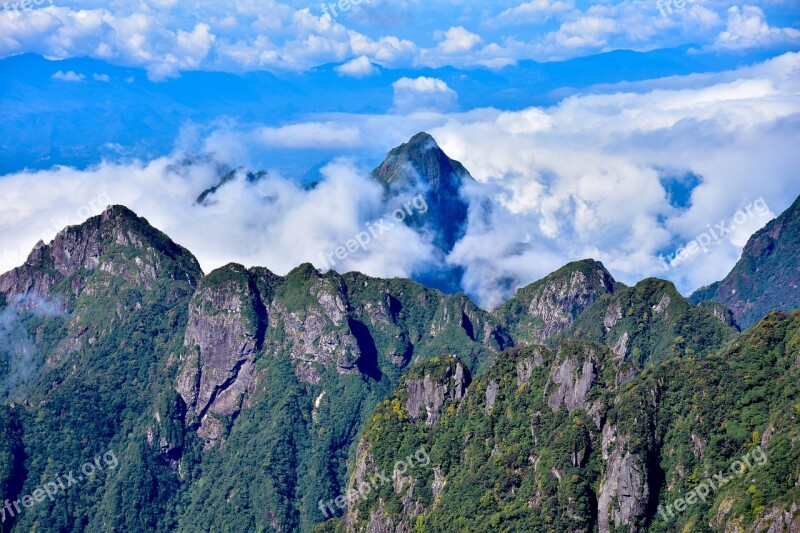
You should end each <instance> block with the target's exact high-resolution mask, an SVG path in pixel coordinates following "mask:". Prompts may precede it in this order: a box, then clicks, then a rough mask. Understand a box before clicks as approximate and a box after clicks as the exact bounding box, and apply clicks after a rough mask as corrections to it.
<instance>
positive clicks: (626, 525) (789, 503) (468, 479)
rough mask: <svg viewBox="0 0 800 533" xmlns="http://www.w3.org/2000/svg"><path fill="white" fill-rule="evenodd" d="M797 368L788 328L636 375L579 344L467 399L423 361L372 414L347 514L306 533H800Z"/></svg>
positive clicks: (438, 365)
mask: <svg viewBox="0 0 800 533" xmlns="http://www.w3.org/2000/svg"><path fill="white" fill-rule="evenodd" d="M799 352H800V312H796V313H794V314H793V315H788V314H784V313H777V314H772V315H770V316H768V317H766V318H765V319H764V320H763V321H762V322H761V323H759V324H758V325H757V326H756V327H755V328H753V329H752V330H751V331H749V332H748V333H747V334H746V335H744V336H742V337H740V338H739V339H737V341H736V342H735V343H733V344H732V345H730V346H728V347H725V348H723V349H721V350H719V351H718V352H717V353H715V354H712V355H710V356H708V357H699V358H698V357H686V358H672V359H670V360H668V361H665V362H663V363H661V364H658V365H655V366H650V367H649V368H647V369H645V370H641V369H640V368H638V367H637V365H636V364H635V361H632V360H630V359H626V358H620V357H619V356H618V355H616V354H614V353H613V352H612V351H611V350H609V349H608V347H606V346H601V345H598V344H596V343H593V342H587V341H567V342H564V343H561V344H559V345H558V346H557V347H556V348H554V349H549V348H546V347H544V346H527V347H524V348H520V349H515V350H510V351H506V352H503V353H501V354H499V355H498V356H497V358H495V360H494V361H493V363H492V364H491V366H490V367H489V368H488V369H487V370H486V371H485V372H483V373H481V374H480V375H478V376H476V377H474V378H473V379H472V380H471V382H469V383H466V382H464V381H463V380H462V381H459V380H458V376H459V372H458V371H459V369H460V368H462V367H463V363H461V362H460V361H459V360H458V359H457V358H455V357H448V358H442V359H437V360H430V361H428V362H427V363H425V364H423V365H421V366H419V367H417V368H415V369H414V370H413V371H412V372H409V373H408V374H407V375H406V376H405V377H404V378H403V380H402V382H401V385H400V387H398V388H397V390H396V391H395V393H394V394H393V395H392V397H391V398H389V399H387V400H385V401H384V402H382V403H381V404H379V405H378V407H377V409H376V411H375V415H374V416H373V419H372V420H371V421H370V423H369V424H368V426H367V430H366V431H365V433H364V435H363V436H362V437H361V440H360V442H359V446H358V450H357V451H356V453H355V464H354V465H353V466H352V468H351V475H350V483H349V489H348V492H347V498H348V500H349V501H350V502H351V503H350V505H349V506H348V507H347V511H346V514H345V515H344V516H343V517H341V518H337V519H334V520H331V521H328V522H326V523H325V524H323V525H321V526H319V527H318V528H317V531H318V532H332V531H336V532H339V531H347V532H356V531H438V532H451V531H452V532H461V531H487V532H488V531H587V532H588V531H599V532H601V533H606V532H611V531H630V532H634V531H741V532H744V531H753V532H762V531H763V532H766V531H774V532H792V531H799V530H800V447H798V446H797V445H795V443H796V442H797V441H798V440H800V426H798V424H797V418H798V417H800V392H799V389H798V387H797V384H798V382H800V356H799V355H798V353H799ZM421 383H425V388H424V390H425V391H432V393H430V394H427V395H420V394H419V392H418V391H420V384H421ZM420 405H422V406H424V407H425V409H424V410H422V411H421V410H420V408H419V406H420ZM420 412H425V413H427V416H424V415H423V416H420V415H419V413H420ZM409 457H413V458H419V459H416V460H409V459H407V458H409ZM404 458H406V459H404ZM381 476H383V477H385V478H387V479H388V480H389V481H388V482H386V483H375V482H374V481H373V480H375V479H380V477H381ZM720 479H722V480H723V481H721V482H720V481H719V480H720Z"/></svg>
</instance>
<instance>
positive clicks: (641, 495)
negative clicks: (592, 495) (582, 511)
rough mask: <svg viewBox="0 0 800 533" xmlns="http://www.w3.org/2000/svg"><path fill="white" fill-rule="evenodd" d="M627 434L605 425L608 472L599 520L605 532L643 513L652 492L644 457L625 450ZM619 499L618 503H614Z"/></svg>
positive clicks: (599, 509) (600, 496) (600, 498)
mask: <svg viewBox="0 0 800 533" xmlns="http://www.w3.org/2000/svg"><path fill="white" fill-rule="evenodd" d="M625 448H626V447H625V438H624V437H621V436H618V435H617V434H616V428H615V427H614V426H612V425H607V426H606V427H605V428H603V440H602V452H603V460H604V461H605V462H606V472H605V475H604V476H603V479H602V481H601V482H600V494H599V497H598V502H597V505H598V524H599V527H600V532H601V533H606V532H608V531H612V530H613V529H612V527H613V528H620V527H622V526H627V525H629V524H630V523H631V522H632V521H633V519H634V518H637V517H640V516H643V515H644V513H645V509H646V507H647V500H648V498H649V496H650V489H649V487H648V485H647V480H646V475H647V474H646V470H645V468H644V464H643V462H642V460H641V459H640V458H639V457H637V456H636V455H634V454H631V453H630V452H627V451H625ZM614 502H616V505H612V504H613V503H614Z"/></svg>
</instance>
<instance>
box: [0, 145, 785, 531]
mask: <svg viewBox="0 0 800 533" xmlns="http://www.w3.org/2000/svg"><path fill="white" fill-rule="evenodd" d="M412 151H413V149H412ZM403 157H404V156H402V153H401V154H399V156H398V158H397V161H398V164H399V165H401V166H402V165H403V164H404V163H400V162H399V161H400V160H401V159H402V158H403ZM436 160H437V161H438V160H439V159H438V158H436ZM445 167H447V165H446V164H445ZM453 168H456V167H453ZM388 169H389V167H387V172H386V173H385V174H383V176H387V177H388V176H395V177H394V178H387V180H386V183H387V184H388V186H389V187H390V188H391V186H392V183H402V182H403V181H404V180H410V175H409V174H404V173H402V172H400V171H399V170H398V172H393V171H388ZM445 173H446V172H445ZM440 177H441V174H440ZM462 177H463V176H462ZM406 183H411V182H410V181H406ZM431 201H435V199H434V198H432V199H431ZM792 212H793V211H791V210H790V212H788V214H785V215H784V216H782V218H780V219H779V222H778V223H776V224H773V225H771V226H768V228H770V227H771V228H772V230H770V231H771V233H770V232H768V234H769V235H771V236H772V237H771V238H774V239H775V241H774V247H773V248H774V249H775V250H787V252H786V253H785V254H783V257H793V256H792V255H791V254H790V253H788V250H790V248H791V243H790V242H789V243H787V241H785V239H789V238H791V236H792V235H793V234H792V233H791V232H789V231H779V230H776V229H775V228H788V227H790V226H791V224H792V223H793V222H792V221H793V215H792ZM423 231H424V228H423ZM759 235H762V237H761V238H763V235H765V234H762V233H761V232H760V233H759V234H757V236H756V237H754V239H756V240H758V238H759ZM765 264H769V263H765ZM780 264H781V265H782V266H785V263H780ZM790 266H791V267H792V268H794V269H795V270H789V272H792V271H796V268H797V264H796V263H795V264H791V265H790ZM762 271H763V267H762V268H761V269H759V272H762ZM765 279H769V278H765ZM765 294H766V296H767V297H769V295H770V293H769V292H765ZM748 301H750V302H751V303H752V304H753V306H755V305H759V306H761V305H766V306H768V305H770V304H769V303H762V302H759V301H758V300H757V298H755V293H753V295H752V296H751V297H750V300H748ZM732 324H733V323H732V321H731V320H730V313H729V312H728V310H727V308H725V307H724V306H723V305H722V304H719V303H714V304H712V303H704V304H703V305H694V304H692V303H691V302H690V301H688V300H686V299H685V298H683V297H682V296H681V295H680V294H679V293H678V292H677V291H676V290H675V287H674V286H673V285H672V284H671V283H669V282H666V281H663V280H657V279H648V280H643V281H642V282H640V283H638V284H636V285H635V286H632V287H628V286H626V285H624V284H622V283H619V282H617V281H616V280H614V278H613V276H612V275H611V273H610V272H608V270H607V269H606V268H605V267H604V266H603V265H602V264H601V263H599V262H597V261H593V260H585V261H578V262H575V263H571V264H569V265H566V266H565V267H563V268H562V269H560V270H558V271H557V272H554V273H553V274H551V275H550V276H547V277H546V278H544V279H543V280H541V281H539V282H536V283H533V284H531V285H530V286H528V287H525V288H522V289H520V290H519V291H518V293H517V295H516V296H515V297H514V298H512V299H511V300H510V301H509V302H507V303H506V304H504V305H503V306H501V307H500V308H498V309H497V310H496V311H495V312H493V313H489V312H487V311H484V310H482V309H480V308H479V307H478V306H477V305H475V304H474V303H473V302H472V301H471V300H470V299H469V298H468V297H466V296H465V295H463V294H458V295H448V294H444V293H442V292H440V291H437V290H434V289H430V288H426V287H425V286H423V285H421V284H418V283H415V282H413V281H408V280H399V279H395V280H382V279H376V278H370V277H367V276H363V275H361V274H358V273H350V274H338V273H336V272H328V273H326V274H322V273H320V272H319V271H317V270H316V269H314V268H313V267H312V266H311V265H301V266H300V267H298V268H297V269H295V270H294V271H292V272H290V273H289V274H288V275H286V276H278V275H275V274H274V273H272V272H270V271H268V270H267V269H264V268H249V269H247V268H245V267H243V266H241V265H236V264H231V265H227V266H225V267H223V268H220V269H218V270H215V271H214V272H211V273H208V274H204V273H203V272H202V271H201V269H200V267H199V265H198V263H197V261H196V259H195V258H194V257H193V256H192V254H191V253H190V252H189V251H188V250H186V249H184V248H182V247H180V246H179V245H177V244H175V243H174V242H172V241H171V240H170V239H169V238H168V237H167V236H166V235H164V234H163V233H161V232H160V231H158V230H157V229H155V228H153V227H152V226H150V224H148V223H147V221H146V220H144V219H142V218H140V217H138V216H137V215H136V214H135V213H133V212H131V211H130V210H128V209H127V208H125V207H122V206H114V207H110V208H109V209H107V210H106V211H105V212H104V213H103V214H102V215H100V216H98V217H94V218H92V219H90V220H88V221H87V222H85V223H84V224H82V225H80V226H75V227H70V228H67V229H65V230H63V231H62V232H60V233H59V234H58V235H57V236H56V238H55V239H54V241H53V242H51V243H49V244H44V243H39V244H38V245H37V246H36V247H35V249H34V250H33V252H32V253H31V255H30V256H29V258H28V260H27V261H26V262H25V264H24V265H22V266H20V267H19V268H16V269H14V270H12V271H10V272H8V273H6V274H3V275H2V276H0V356H1V357H0V377H1V378H2V388H0V391H1V392H2V397H3V401H2V408H0V433H2V434H3V435H4V438H3V440H2V443H1V444H0V491H2V493H1V494H0V497H2V498H3V501H4V500H5V499H6V498H7V499H9V500H10V501H11V502H12V507H11V509H12V511H14V507H13V502H14V501H22V500H23V499H24V498H25V496H26V495H28V494H34V493H35V491H36V490H37V488H39V487H40V486H41V485H42V484H43V483H45V482H47V480H53V479H58V476H60V475H62V474H63V473H67V472H71V471H77V470H78V469H79V468H80V466H81V465H82V464H84V463H86V462H87V461H88V462H91V461H92V460H93V458H95V457H97V456H99V454H103V453H105V452H107V451H109V450H113V451H114V452H115V453H116V456H117V458H118V460H119V467H118V468H117V469H116V470H109V469H107V470H106V471H103V472H98V473H95V474H94V475H93V476H91V477H89V478H87V479H86V480H84V481H83V483H82V484H80V485H79V486H77V487H72V488H71V489H72V490H66V491H63V492H59V494H58V495H57V497H56V498H55V499H54V500H53V501H52V502H51V501H50V500H49V499H48V500H46V501H43V502H40V503H37V504H36V505H31V506H30V507H21V509H23V511H22V512H16V511H14V512H13V513H12V512H9V511H7V512H6V514H7V515H8V516H7V517H6V521H5V522H4V525H3V527H4V529H6V530H12V531H29V530H37V529H45V530H48V531H73V530H76V528H77V529H79V530H113V531H186V532H196V531H218V530H221V531H225V530H230V531H254V530H256V531H258V530H262V531H315V530H316V531H412V530H417V531H465V530H470V531H522V530H529V531H604V532H605V531H623V530H624V531H667V530H675V529H678V530H695V529H697V530H704V529H706V530H709V529H710V530H720V531H794V530H797V528H798V526H800V466H798V465H800V447H798V446H796V445H795V443H796V442H797V441H798V440H800V426H798V424H797V417H798V416H800V411H798V409H800V392H798V387H797V383H798V382H800V334H799V333H798V332H800V314H798V313H794V314H791V315H790V314H787V313H772V314H769V315H768V316H766V317H765V318H763V320H761V321H760V322H759V323H758V324H757V325H756V326H754V327H753V328H751V329H750V330H749V331H748V332H746V333H745V334H742V333H740V332H739V331H738V330H737V329H736V328H735V327H734V326H733V325H732ZM420 449H423V450H424V451H425V453H427V454H428V455H429V457H430V463H429V465H427V466H426V467H424V468H422V469H416V470H413V471H408V472H404V473H398V472H394V471H393V468H394V465H395V464H396V462H397V461H399V460H401V459H402V458H405V457H408V456H409V455H410V454H414V453H415V452H417V451H418V450H420ZM761 452H763V454H764V455H763V456H764V457H766V458H767V459H766V460H765V461H761V460H760V459H759V457H761V455H758V454H759V453H761ZM743 457H747V458H748V460H749V461H750V465H749V466H747V467H746V472H745V473H742V474H741V475H740V474H735V475H733V473H731V475H730V478H731V479H730V481H729V482H728V483H726V484H725V485H724V486H721V487H719V488H718V489H717V490H714V491H709V494H708V495H707V498H706V500H705V501H702V502H699V503H696V504H694V505H692V506H688V507H686V506H685V505H682V504H681V503H676V502H678V500H679V499H680V500H681V501H683V499H684V498H686V496H687V494H688V493H689V492H690V491H693V490H694V489H695V487H696V486H697V485H698V484H700V483H702V482H703V480H704V479H706V477H705V476H706V474H708V475H709V476H710V475H711V474H713V473H716V472H718V471H723V470H726V469H728V471H729V467H730V465H731V464H733V463H734V462H736V461H740V460H741V459H742V458H743ZM741 464H744V463H741ZM743 468H744V467H743ZM384 472H385V478H386V479H388V480H389V481H388V482H387V483H383V484H381V483H378V484H377V485H376V486H374V489H372V490H371V492H369V493H366V494H363V496H362V495H359V496H354V494H358V491H359V490H362V489H363V486H364V485H363V483H364V481H365V480H368V479H372V478H373V477H375V476H378V479H380V476H381V475H384ZM745 474H746V475H745ZM353 491H355V492H353ZM337 498H339V499H338V501H339V502H345V505H343V506H342V507H339V506H337V505H335V504H334V507H333V509H331V508H330V507H326V505H325V502H330V501H333V502H336V501H337ZM348 498H349V499H350V500H351V501H350V503H349V504H348V503H346V502H347V499H348ZM25 501H28V500H25ZM698 501H699V500H698ZM684 504H685V502H684ZM20 505H22V504H20ZM682 506H683V508H684V511H682V512H677V511H676V510H675V509H676V507H677V508H680V507H682ZM659 508H660V509H662V510H663V509H670V511H664V512H660V511H659ZM687 528H688V529H687Z"/></svg>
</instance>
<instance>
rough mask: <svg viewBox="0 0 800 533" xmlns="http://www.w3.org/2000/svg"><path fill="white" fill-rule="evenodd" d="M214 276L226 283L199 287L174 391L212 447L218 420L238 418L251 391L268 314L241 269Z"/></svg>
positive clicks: (229, 268) (219, 427) (218, 430)
mask: <svg viewBox="0 0 800 533" xmlns="http://www.w3.org/2000/svg"><path fill="white" fill-rule="evenodd" d="M217 276H218V277H226V278H229V279H226V280H225V281H223V282H221V283H216V282H215V280H214V279H211V280H209V281H208V282H204V283H203V284H201V286H200V288H199V289H198V290H197V292H196V293H195V295H194V297H193V299H192V302H191V304H190V306H189V323H188V325H187V328H186V334H185V337H184V345H185V346H186V348H187V350H188V355H187V357H186V361H185V362H184V364H183V367H182V370H181V372H180V374H179V376H178V379H177V385H176V390H177V391H178V393H179V394H180V395H181V397H182V398H183V400H184V402H186V405H187V406H188V412H187V415H188V421H189V422H190V423H192V424H199V429H198V434H199V435H200V436H201V437H203V438H207V439H209V440H210V441H212V442H213V441H216V440H217V439H219V438H220V436H221V433H222V430H223V429H224V428H223V426H222V424H221V423H220V420H219V417H223V418H227V419H230V418H232V417H234V416H236V415H237V414H238V412H239V410H240V409H241V407H242V402H243V401H244V398H245V395H246V394H247V393H248V391H250V390H251V388H252V385H253V378H254V372H255V359H256V354H257V353H258V351H259V349H260V348H261V346H262V344H263V340H264V330H265V329H266V325H267V314H266V310H265V309H264V306H263V303H262V302H261V301H260V300H259V299H258V298H257V295H258V293H257V291H254V290H253V289H252V285H251V280H250V276H249V273H248V272H247V271H245V270H244V268H243V267H240V266H237V265H229V266H227V267H225V270H223V271H221V272H218V273H217ZM214 415H219V417H215V416H214Z"/></svg>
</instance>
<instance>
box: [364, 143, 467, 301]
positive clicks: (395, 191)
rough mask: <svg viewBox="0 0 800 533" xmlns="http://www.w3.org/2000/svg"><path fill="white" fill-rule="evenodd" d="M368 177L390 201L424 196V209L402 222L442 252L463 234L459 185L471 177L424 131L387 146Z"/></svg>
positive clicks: (463, 211)
mask: <svg viewBox="0 0 800 533" xmlns="http://www.w3.org/2000/svg"><path fill="white" fill-rule="evenodd" d="M372 177H373V178H374V179H375V180H376V181H377V182H378V183H380V184H381V185H383V187H384V190H385V193H386V197H387V199H388V200H389V203H390V204H393V203H400V204H402V203H403V202H407V201H408V200H409V196H414V195H418V196H421V197H422V198H423V199H424V200H425V205H427V206H428V209H426V211H425V212H424V213H422V212H420V213H415V214H414V215H413V216H411V217H409V218H408V219H406V224H407V225H408V226H409V227H411V228H414V229H418V230H422V231H423V232H425V233H427V234H429V235H432V236H433V243H434V245H435V246H436V247H437V248H438V249H439V250H441V252H442V254H443V256H446V255H447V254H448V253H449V252H450V251H451V250H452V249H453V247H454V246H455V243H456V242H458V240H459V239H460V238H461V237H462V236H463V235H464V231H465V229H466V224H467V215H468V211H469V206H468V203H467V201H466V200H465V199H464V198H462V196H461V188H462V186H463V185H464V184H465V183H467V182H470V181H474V180H473V178H472V176H471V175H470V173H469V172H468V171H467V169H466V168H464V165H462V164H461V163H459V162H458V161H455V160H454V159H451V158H450V157H448V155H447V154H445V153H444V151H443V150H442V149H441V148H439V145H438V144H437V143H436V140H435V139H434V138H433V137H432V136H431V135H429V134H428V133H425V132H420V133H417V134H416V135H414V136H413V137H411V139H409V141H408V142H406V143H404V144H401V145H400V146H398V147H396V148H394V149H393V150H391V151H390V152H389V153H388V155H387V156H386V159H384V161H383V163H381V164H380V166H378V168H376V169H375V170H374V171H373V172H372ZM448 277H449V278H452V277H453V276H450V275H448ZM437 288H441V289H443V290H448V289H447V288H446V287H443V286H440V287H437Z"/></svg>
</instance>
